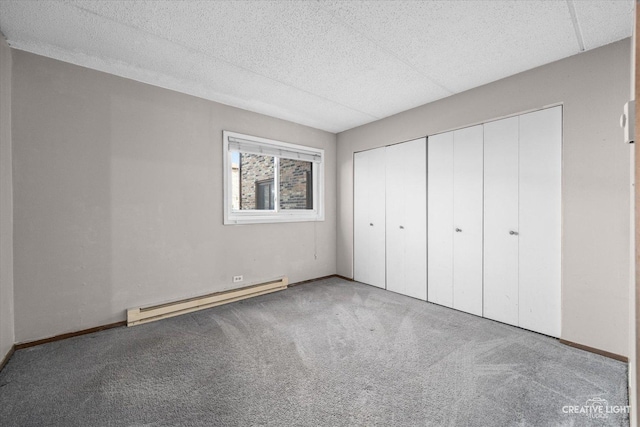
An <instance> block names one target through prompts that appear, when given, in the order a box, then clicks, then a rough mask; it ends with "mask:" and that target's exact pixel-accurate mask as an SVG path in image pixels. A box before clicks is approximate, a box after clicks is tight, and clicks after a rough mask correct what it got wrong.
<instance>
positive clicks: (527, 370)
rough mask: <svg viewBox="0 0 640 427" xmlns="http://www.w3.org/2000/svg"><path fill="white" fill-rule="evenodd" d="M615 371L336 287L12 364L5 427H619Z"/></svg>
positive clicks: (1, 401)
mask: <svg viewBox="0 0 640 427" xmlns="http://www.w3.org/2000/svg"><path fill="white" fill-rule="evenodd" d="M626 376H627V366H626V364H624V363H621V362H617V361H615V360H611V359H607V358H605V357H602V356H598V355H595V354H591V353H587V352H584V351H582V350H578V349H574V348H570V347H567V346H565V345H562V344H560V343H558V341H557V340H554V339H551V338H549V337H545V336H542V335H538V334H535V333H532V332H527V331H524V330H521V329H518V328H514V327H510V326H507V325H503V324H500V323H497V322H493V321H490V320H486V319H482V318H478V317H475V316H472V315H467V314H464V313H460V312H457V311H454V310H450V309H447V308H444V307H439V306H437V305H433V304H429V303H425V302H423V301H418V300H415V299H412V298H408V297H404V296H402V295H397V294H394V293H391V292H387V291H383V290H380V289H377V288H373V287H370V286H366V285H362V284H358V283H350V282H346V281H343V280H340V279H337V278H336V279H327V280H323V281H319V282H314V283H309V284H305V285H301V286H296V287H292V288H290V289H288V290H286V291H283V292H278V293H275V294H270V295H265V296H261V297H257V298H253V299H249V300H246V301H242V302H237V303H233V304H229V305H224V306H220V307H216V308H213V309H209V310H204V311H201V312H198V313H194V314H188V315H184V316H180V317H175V318H173V319H168V320H164V321H160V322H155V323H150V324H148V325H143V326H136V327H133V328H117V329H111V330H108V331H103V332H98V333H95V334H91V335H85V336H81V337H76V338H72V339H68V340H65V341H58V342H55V343H50V344H45V345H41V346H38V347H32V348H29V349H24V350H19V351H17V352H16V353H15V354H14V356H13V357H12V358H11V360H10V361H9V363H8V364H7V366H6V367H5V369H4V370H3V371H2V372H1V373H0V424H1V425H2V426H14V425H15V426H83V427H84V426H143V425H145V426H177V425H185V426H214V425H218V426H263V425H269V426H342V425H384V426H426V425H429V426H431V425H432V426H445V425H451V426H453V425H456V426H457V425H459V426H494V425H495V426H515V425H518V426H521V425H532V426H533V425H536V426H537V425H540V426H550V425H563V426H588V425H628V422H629V421H628V416H627V415H620V414H606V415H607V416H606V418H602V419H597V420H594V419H590V418H588V417H586V416H585V415H583V414H564V413H563V412H562V408H563V406H568V405H574V406H580V407H581V406H583V405H585V404H586V402H587V400H589V399H593V398H597V397H599V398H602V399H606V400H607V402H608V405H609V406H614V405H627V391H626V389H627V379H626Z"/></svg>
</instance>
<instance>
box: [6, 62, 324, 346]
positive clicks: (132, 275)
mask: <svg viewBox="0 0 640 427" xmlns="http://www.w3.org/2000/svg"><path fill="white" fill-rule="evenodd" d="M13 53H14V64H13V66H14V68H13V71H14V79H13V81H14V86H13V91H14V92H13V120H14V122H13V126H14V127H13V129H14V134H13V140H14V153H13V159H14V214H15V229H14V230H15V237H14V238H15V244H14V250H15V270H14V271H15V314H16V315H15V323H16V324H15V326H16V327H15V332H16V341H17V342H24V341H30V340H34V339H39V338H43V337H47V336H52V335H56V334H60V333H64V332H68V331H76V330H81V329H85V328H90V327H94V326H97V325H102V324H107V323H112V322H117V321H121V320H124V318H125V309H127V308H130V307H136V306H140V305H143V304H150V303H156V302H164V301H171V300H175V299H179V298H184V297H188V296H194V295H199V294H203V293H208V292H215V291H220V290H223V289H228V288H232V287H234V286H233V285H232V276H233V275H240V274H242V275H244V279H245V280H244V283H245V284H247V283H250V282H254V281H260V280H264V279H270V278H274V277H277V276H281V275H287V276H289V279H290V281H292V282H296V281H301V280H306V279H312V278H316V277H320V276H325V275H329V274H334V273H335V271H336V252H335V251H336V200H335V194H336V169H335V158H336V137H335V135H334V134H331V133H328V132H324V131H320V130H317V129H312V128H309V127H305V126H301V125H296V124H293V123H290V122H286V121H283V120H278V119H274V118H271V117H267V116H264V115H260V114H255V113H251V112H248V111H244V110H240V109H237V108H231V107H228V106H225V105H222V104H217V103H214V102H210V101H205V100H202V99H199V98H195V97H192V96H187V95H183V94H179V93H176V92H172V91H168V90H164V89H160V88H157V87H153V86H149V85H145V84H142V83H138V82H134V81H131V80H126V79H123V78H119V77H115V76H112V75H108V74H104V73H101V72H97V71H93V70H89V69H86V68H82V67H78V66H76V65H71V64H67V63H63V62H60V61H56V60H52V59H48V58H45V57H41V56H37V55H33V54H29V53H25V52H21V51H14V52H13ZM223 129H225V130H231V131H236V132H240V133H245V134H250V135H257V136H261V137H265V138H271V139H277V140H281V141H285V142H291V143H297V144H303V145H309V146H313V147H319V148H324V149H325V155H326V157H325V158H326V166H325V172H326V182H325V185H326V198H325V203H326V205H325V217H326V220H325V221H323V222H317V223H313V222H304V223H288V224H259V225H241V226H237V225H236V226H224V225H223V224H222V218H223V204H222V197H223V195H222V190H223V189H222V177H223V172H222V130H223ZM316 254H317V259H316V257H315V256H314V255H316ZM235 287H237V284H236V285H235Z"/></svg>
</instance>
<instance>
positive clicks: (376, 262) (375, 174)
mask: <svg viewBox="0 0 640 427" xmlns="http://www.w3.org/2000/svg"><path fill="white" fill-rule="evenodd" d="M354 280H356V281H358V282H362V283H366V284H369V285H373V286H377V287H379V288H383V289H384V288H385V148H384V147H383V148H377V149H374V150H369V151H363V152H360V153H355V155H354Z"/></svg>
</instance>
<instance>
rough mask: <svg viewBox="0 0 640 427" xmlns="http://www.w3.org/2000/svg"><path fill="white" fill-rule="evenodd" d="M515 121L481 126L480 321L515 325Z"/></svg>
mask: <svg viewBox="0 0 640 427" xmlns="http://www.w3.org/2000/svg"><path fill="white" fill-rule="evenodd" d="M518 132H519V118H518V117H511V118H508V119H503V120H497V121H495V122H490V123H486V124H485V125H484V308H483V313H484V317H487V318H489V319H493V320H498V321H500V322H504V323H509V324H511V325H516V326H517V325H518V295H519V293H518V263H519V261H518V230H519V228H518V180H519V178H518V169H519V166H518V157H519V153H518V140H519V137H518Z"/></svg>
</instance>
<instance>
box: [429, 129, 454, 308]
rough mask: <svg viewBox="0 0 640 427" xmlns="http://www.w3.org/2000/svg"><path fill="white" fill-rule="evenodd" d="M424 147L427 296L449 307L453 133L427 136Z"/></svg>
mask: <svg viewBox="0 0 640 427" xmlns="http://www.w3.org/2000/svg"><path fill="white" fill-rule="evenodd" d="M427 146H428V156H427V163H428V169H427V170H428V175H427V176H428V179H427V187H428V191H427V194H428V197H427V199H428V205H427V206H428V208H427V231H428V238H427V242H428V251H427V253H428V257H427V258H428V262H427V265H428V270H427V272H428V292H427V297H428V301H429V302H433V303H436V304H440V305H444V306H446V307H453V233H454V231H453V132H447V133H441V134H438V135H433V136H430V137H429V140H428V142H427Z"/></svg>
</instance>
